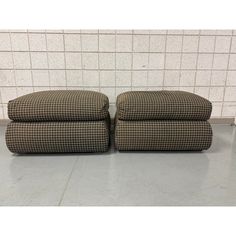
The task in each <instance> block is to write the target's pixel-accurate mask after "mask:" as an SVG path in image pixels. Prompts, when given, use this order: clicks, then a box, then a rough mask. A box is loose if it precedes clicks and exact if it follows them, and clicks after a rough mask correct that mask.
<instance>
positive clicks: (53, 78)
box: [49, 70, 66, 86]
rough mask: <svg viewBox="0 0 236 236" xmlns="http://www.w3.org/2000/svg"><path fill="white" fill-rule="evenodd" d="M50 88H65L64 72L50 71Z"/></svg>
mask: <svg viewBox="0 0 236 236" xmlns="http://www.w3.org/2000/svg"><path fill="white" fill-rule="evenodd" d="M49 74H50V85H51V86H66V73H65V71H64V70H50V71H49Z"/></svg>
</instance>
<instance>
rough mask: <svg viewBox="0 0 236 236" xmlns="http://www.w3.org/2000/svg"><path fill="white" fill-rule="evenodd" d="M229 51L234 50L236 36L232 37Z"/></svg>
mask: <svg viewBox="0 0 236 236" xmlns="http://www.w3.org/2000/svg"><path fill="white" fill-rule="evenodd" d="M231 52H236V36H233V37H232V43H231Z"/></svg>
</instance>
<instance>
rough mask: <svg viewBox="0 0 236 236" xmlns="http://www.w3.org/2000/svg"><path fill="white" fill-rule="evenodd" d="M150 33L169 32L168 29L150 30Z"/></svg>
mask: <svg viewBox="0 0 236 236" xmlns="http://www.w3.org/2000/svg"><path fill="white" fill-rule="evenodd" d="M149 33H150V34H167V30H149Z"/></svg>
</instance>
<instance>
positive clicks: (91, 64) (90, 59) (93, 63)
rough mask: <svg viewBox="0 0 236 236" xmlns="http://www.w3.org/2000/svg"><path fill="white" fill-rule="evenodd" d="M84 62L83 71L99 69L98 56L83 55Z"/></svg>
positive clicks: (94, 54) (93, 54)
mask: <svg viewBox="0 0 236 236" xmlns="http://www.w3.org/2000/svg"><path fill="white" fill-rule="evenodd" d="M82 62H83V69H98V54H97V53H83V54H82Z"/></svg>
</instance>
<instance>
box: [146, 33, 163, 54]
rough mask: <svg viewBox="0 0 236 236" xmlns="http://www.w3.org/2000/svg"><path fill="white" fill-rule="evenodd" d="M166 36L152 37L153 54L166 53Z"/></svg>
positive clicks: (151, 49)
mask: <svg viewBox="0 0 236 236" xmlns="http://www.w3.org/2000/svg"><path fill="white" fill-rule="evenodd" d="M165 39H166V36H164V35H151V36H150V51H151V52H164V51H165V44H166V40H165Z"/></svg>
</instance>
